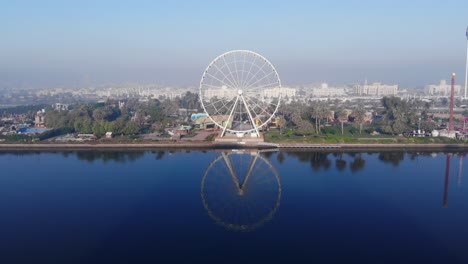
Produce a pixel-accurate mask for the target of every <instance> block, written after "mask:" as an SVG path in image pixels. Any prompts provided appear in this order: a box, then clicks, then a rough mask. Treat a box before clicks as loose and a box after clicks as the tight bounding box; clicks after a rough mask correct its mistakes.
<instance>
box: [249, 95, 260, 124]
mask: <svg viewBox="0 0 468 264" xmlns="http://www.w3.org/2000/svg"><path fill="white" fill-rule="evenodd" d="M247 100H249V101H251V102H252V100H250V99H249V98H247ZM253 103H255V102H253ZM254 106H255V105H254ZM251 110H252V112H254V114H255V118H257V119H260V117H259V116H260V115H261V114H262V113H260V115H259V114H258V113H257V111H255V107H251ZM260 121H262V120H260Z"/></svg>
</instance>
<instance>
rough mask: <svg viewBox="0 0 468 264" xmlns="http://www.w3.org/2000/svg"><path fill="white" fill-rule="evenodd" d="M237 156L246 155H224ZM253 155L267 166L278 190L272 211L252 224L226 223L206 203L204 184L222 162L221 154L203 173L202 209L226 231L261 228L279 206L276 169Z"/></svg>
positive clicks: (263, 158) (280, 195) (280, 194)
mask: <svg viewBox="0 0 468 264" xmlns="http://www.w3.org/2000/svg"><path fill="white" fill-rule="evenodd" d="M238 154H240V155H246V154H245V153H226V154H225V155H226V156H227V157H229V156H231V155H238ZM254 155H255V156H256V157H257V158H259V159H260V160H259V161H260V162H263V163H264V164H266V165H267V166H268V168H269V169H270V171H271V173H272V175H273V176H274V177H273V178H274V179H275V180H276V183H277V184H278V190H277V196H276V199H275V205H274V207H273V209H272V210H271V211H269V212H268V214H265V215H263V216H262V217H261V218H260V219H259V220H258V221H256V222H255V223H253V224H247V225H246V224H244V225H239V224H234V223H230V222H228V221H226V220H225V219H224V218H223V217H221V216H219V215H217V214H216V213H215V212H214V211H213V210H212V207H211V206H210V205H209V203H208V201H207V198H206V194H205V188H206V186H205V183H206V180H207V177H208V175H209V172H211V170H212V168H213V166H214V165H215V164H216V163H218V162H222V161H221V160H222V159H223V154H221V155H219V156H218V157H216V158H215V159H214V160H213V161H211V162H210V164H209V165H208V167H207V168H206V170H205V173H204V175H203V177H202V181H201V190H200V194H201V199H202V203H203V207H204V208H205V210H206V211H207V213H208V215H209V216H210V217H211V219H213V220H214V221H215V222H216V223H217V224H219V225H221V226H224V227H226V228H227V229H230V230H236V231H250V230H254V229H256V228H258V227H260V226H262V225H263V224H265V223H266V222H268V221H270V220H271V219H272V218H273V216H274V215H275V214H276V212H277V211H278V208H279V206H280V203H281V197H282V186H281V177H280V175H279V173H278V171H277V170H276V168H275V167H274V166H273V164H271V162H270V161H269V160H268V159H266V158H265V157H262V156H261V155H260V154H259V153H256V154H254Z"/></svg>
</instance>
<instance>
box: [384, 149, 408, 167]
mask: <svg viewBox="0 0 468 264" xmlns="http://www.w3.org/2000/svg"><path fill="white" fill-rule="evenodd" d="M404 159H405V153H404V152H381V153H379V160H381V161H383V162H384V163H391V164H392V165H393V166H395V167H398V165H399V164H400V161H402V160H404Z"/></svg>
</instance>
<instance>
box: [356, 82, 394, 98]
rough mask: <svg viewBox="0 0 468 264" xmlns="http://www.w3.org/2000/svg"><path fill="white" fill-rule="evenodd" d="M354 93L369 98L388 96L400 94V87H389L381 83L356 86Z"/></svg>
mask: <svg viewBox="0 0 468 264" xmlns="http://www.w3.org/2000/svg"><path fill="white" fill-rule="evenodd" d="M354 93H355V94H358V95H368V96H388V95H397V94H398V85H387V84H382V83H379V82H375V83H372V84H367V83H366V84H364V85H359V84H358V85H355V86H354Z"/></svg>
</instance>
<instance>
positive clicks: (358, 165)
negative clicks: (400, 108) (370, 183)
mask: <svg viewBox="0 0 468 264" xmlns="http://www.w3.org/2000/svg"><path fill="white" fill-rule="evenodd" d="M365 165H366V160H364V159H363V158H362V155H361V153H359V154H358V155H356V156H355V157H354V160H353V161H352V162H351V163H350V164H349V168H350V169H351V172H357V171H360V170H362V169H364V166H365Z"/></svg>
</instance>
